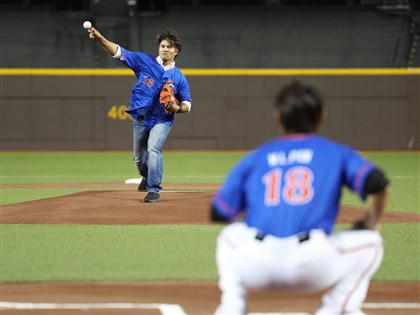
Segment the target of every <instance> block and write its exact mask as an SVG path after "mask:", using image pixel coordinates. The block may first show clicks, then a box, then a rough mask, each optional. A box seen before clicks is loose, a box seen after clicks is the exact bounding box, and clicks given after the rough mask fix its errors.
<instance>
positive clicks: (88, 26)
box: [83, 21, 92, 30]
mask: <svg viewBox="0 0 420 315" xmlns="http://www.w3.org/2000/svg"><path fill="white" fill-rule="evenodd" d="M83 27H84V29H86V30H88V29H90V28H91V27H92V23H90V22H89V21H85V22H84V23H83Z"/></svg>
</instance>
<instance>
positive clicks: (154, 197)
mask: <svg viewBox="0 0 420 315" xmlns="http://www.w3.org/2000/svg"><path fill="white" fill-rule="evenodd" d="M159 200H160V194H159V193H156V192H152V191H149V192H148V193H147V195H146V197H144V202H158V201H159Z"/></svg>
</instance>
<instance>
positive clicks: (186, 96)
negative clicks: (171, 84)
mask: <svg viewBox="0 0 420 315" xmlns="http://www.w3.org/2000/svg"><path fill="white" fill-rule="evenodd" d="M178 88H179V90H178V94H177V95H176V98H177V99H178V100H179V101H180V102H183V101H187V102H190V103H192V99H191V95H190V87H189V86H188V81H187V79H186V78H185V76H184V75H183V74H181V80H180V83H179V87H178Z"/></svg>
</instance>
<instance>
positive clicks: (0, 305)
mask: <svg viewBox="0 0 420 315" xmlns="http://www.w3.org/2000/svg"><path fill="white" fill-rule="evenodd" d="M362 308H365V309H366V308H367V309H420V303H364V304H363V306H362ZM4 309H13V310H59V309H67V310H85V311H86V310H95V309H104V310H105V309H107V310H110V309H113V310H141V309H155V310H159V311H160V313H161V314H162V315H187V313H186V312H185V311H184V309H183V308H182V307H181V306H180V305H179V304H166V303H31V302H6V301H0V310H4ZM248 315H309V313H304V312H287V313H284V312H283V313H282V312H280V313H279V312H269V313H267V312H265V313H250V314H248Z"/></svg>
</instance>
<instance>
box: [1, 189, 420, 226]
mask: <svg viewBox="0 0 420 315" xmlns="http://www.w3.org/2000/svg"><path fill="white" fill-rule="evenodd" d="M214 193H215V191H214V190H197V191H192V190H190V191H182V190H169V191H163V192H162V194H161V201H160V202H158V203H154V204H150V203H144V202H143V198H144V197H145V195H146V193H144V192H138V191H136V190H132V191H131V190H130V191H128V190H101V191H84V192H79V193H75V194H71V195H66V196H62V197H55V198H48V199H42V200H36V201H30V202H22V203H18V204H12V205H6V206H2V207H1V222H2V223H5V224H208V223H209V222H210V220H209V207H210V201H211V198H212V196H213V195H214ZM365 211H366V209H363V208H359V207H354V206H346V205H343V206H342V209H341V211H340V216H339V218H338V222H339V223H351V222H353V221H354V220H355V219H356V218H360V217H362V216H363V214H364V212H365ZM382 222H384V223H391V222H392V223H401V222H420V216H419V215H416V214H406V213H401V212H396V211H387V212H386V213H385V215H384V217H383V220H382Z"/></svg>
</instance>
